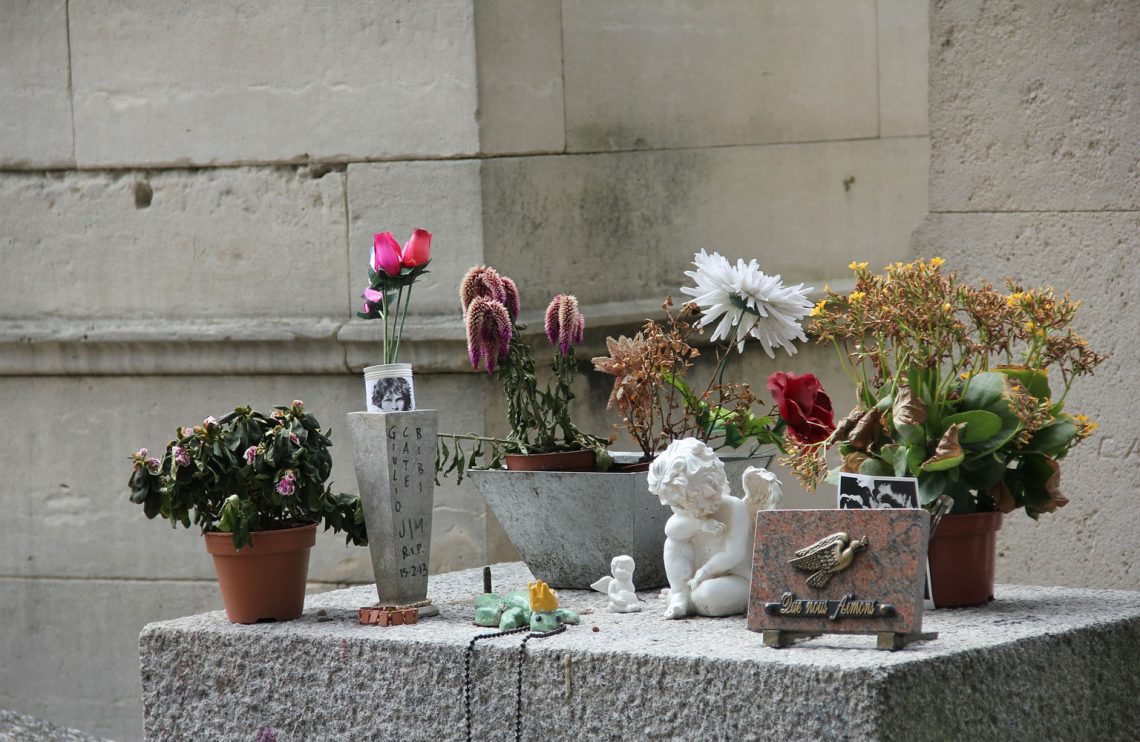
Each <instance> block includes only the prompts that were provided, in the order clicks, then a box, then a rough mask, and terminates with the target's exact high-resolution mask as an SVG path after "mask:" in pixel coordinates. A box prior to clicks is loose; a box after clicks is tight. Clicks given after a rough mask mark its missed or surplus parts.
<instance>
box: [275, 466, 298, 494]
mask: <svg viewBox="0 0 1140 742" xmlns="http://www.w3.org/2000/svg"><path fill="white" fill-rule="evenodd" d="M296 482H297V478H296V477H295V476H293V472H291V471H287V472H285V476H283V477H281V479H279V480H277V494H279V495H284V496H286V497H288V496H289V495H291V494H293V492H294V491H295V484H296Z"/></svg>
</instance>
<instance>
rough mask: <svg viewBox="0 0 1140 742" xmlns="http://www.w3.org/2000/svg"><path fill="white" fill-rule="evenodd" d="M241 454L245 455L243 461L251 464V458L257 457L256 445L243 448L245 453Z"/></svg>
mask: <svg viewBox="0 0 1140 742" xmlns="http://www.w3.org/2000/svg"><path fill="white" fill-rule="evenodd" d="M242 455H243V456H244V457H245V463H247V464H252V463H253V460H254V459H256V458H257V446H250V447H249V448H247V449H245V453H244V454H242Z"/></svg>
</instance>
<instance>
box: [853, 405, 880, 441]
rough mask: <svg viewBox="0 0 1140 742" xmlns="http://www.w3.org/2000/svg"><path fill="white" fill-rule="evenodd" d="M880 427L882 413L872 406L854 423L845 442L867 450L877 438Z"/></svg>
mask: <svg viewBox="0 0 1140 742" xmlns="http://www.w3.org/2000/svg"><path fill="white" fill-rule="evenodd" d="M882 429H883V425H882V413H881V412H879V411H878V410H877V409H875V408H873V407H872V408H871V409H869V410H867V411H866V412H864V413H863V416H862V417H861V418H859V422H857V423H855V427H854V428H852V429H851V434H850V435H849V436H848V437H847V442H848V443H850V444H851V445H852V446H854V447H855V448H859V449H863V450H867V448H868V447H870V445H871V444H872V443H874V442H875V441H877V440H879V433H880V432H881V431H882Z"/></svg>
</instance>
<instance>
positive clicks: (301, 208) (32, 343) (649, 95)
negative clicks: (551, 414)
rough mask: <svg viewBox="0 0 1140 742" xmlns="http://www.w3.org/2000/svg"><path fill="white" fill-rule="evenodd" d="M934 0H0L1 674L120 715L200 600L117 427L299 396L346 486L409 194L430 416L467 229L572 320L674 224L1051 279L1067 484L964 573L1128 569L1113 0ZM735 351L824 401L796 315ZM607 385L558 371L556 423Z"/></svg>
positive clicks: (444, 384)
mask: <svg viewBox="0 0 1140 742" xmlns="http://www.w3.org/2000/svg"><path fill="white" fill-rule="evenodd" d="M931 7H932V11H931V12H930V14H929V22H928V8H927V5H926V3H924V2H922V0H877V2H876V0H765V1H764V2H753V1H751V0H724V1H723V2H715V3H712V2H696V1H694V2H678V3H668V4H663V3H660V2H656V1H655V0H622V1H621V2H600V1H587V0H563V1H562V2H558V1H557V0H513V1H512V0H478V1H475V2H472V0H433V2H431V3H423V2H415V1H414V0H405V1H400V0H383V1H382V2H377V3H369V4H365V3H358V2H351V1H349V0H341V1H339V2H336V1H334V2H328V3H322V4H319V5H314V4H310V3H307V2H304V0H274V1H272V2H265V3H257V4H253V5H248V6H242V7H238V6H236V5H235V4H233V3H227V2H222V1H221V0H204V1H203V2H197V3H184V4H173V3H152V4H141V3H128V2H122V1H117V0H70V1H69V0H0V430H2V431H3V432H2V433H0V436H2V438H0V472H3V475H2V476H0V513H2V515H0V616H3V617H4V620H3V622H2V625H3V628H2V629H0V707H3V708H10V709H14V710H17V711H20V712H23V713H28V714H34V715H37V716H41V717H45V718H49V719H51V720H53V721H56V722H59V723H62V724H66V725H67V726H74V727H78V728H81V729H84V730H85V731H89V732H93V733H97V734H100V735H104V736H110V737H114V738H117V739H134V738H138V737H139V736H140V735H141V727H140V702H139V694H140V690H139V684H138V677H137V667H138V666H137V636H138V633H139V631H140V630H141V628H142V626H143V625H144V624H145V623H147V622H150V621H154V620H158V619H162V618H168V617H173V616H178V615H185V614H189V613H194V612H200V611H205V610H213V609H216V608H218V607H219V605H220V604H219V602H218V597H217V592H216V587H215V586H214V582H213V574H212V567H211V565H210V562H209V560H208V558H207V557H206V555H205V553H204V550H203V549H202V547H201V544H200V543H199V539H198V537H197V535H196V533H195V532H193V531H184V530H183V531H168V530H167V529H166V527H165V525H164V524H162V523H148V522H145V518H144V517H143V515H142V513H141V510H140V509H139V508H137V507H136V506H132V505H130V504H129V503H128V502H127V499H126V479H127V476H128V474H129V462H128V460H127V457H128V456H129V454H130V453H131V452H132V451H134V450H135V449H136V448H138V447H139V446H144V445H145V446H149V447H151V448H152V449H157V448H159V447H161V446H162V445H163V444H164V443H165V441H166V440H167V439H168V438H169V435H170V432H171V431H173V429H174V428H175V427H176V426H178V425H182V424H188V423H194V422H197V421H199V420H201V419H202V418H203V417H204V416H205V415H207V414H220V413H224V412H225V411H227V410H229V409H230V408H232V407H233V406H235V405H237V404H243V403H251V404H253V405H255V406H260V407H266V406H270V405H272V404H275V403H281V402H283V401H285V402H287V401H289V400H291V399H293V398H301V399H304V400H305V401H306V404H307V405H308V407H309V409H311V410H312V411H314V412H315V414H317V416H318V417H319V418H320V420H321V421H322V422H323V423H324V424H325V425H326V426H331V427H332V428H333V429H334V435H333V438H334V441H335V442H336V444H337V448H336V449H334V453H335V452H337V451H339V453H338V454H336V462H337V463H336V467H335V470H334V474H333V479H334V486H337V487H339V488H341V489H344V490H353V489H355V479H354V475H353V472H352V466H351V456H350V455H349V452H348V451H346V450H344V449H345V447H346V446H347V437H346V435H345V433H344V429H343V428H344V425H343V419H344V418H343V416H344V414H345V413H346V412H349V411H352V410H356V409H360V407H361V399H360V395H361V379H360V375H359V370H360V369H361V368H362V367H363V366H364V365H367V364H368V363H371V362H373V361H374V359H375V357H376V353H377V351H376V343H377V339H378V328H376V327H373V326H371V325H369V324H368V323H365V322H361V321H359V320H352V319H350V317H351V316H352V312H353V310H354V308H355V306H356V304H357V302H358V299H357V296H358V293H359V291H360V289H361V287H362V285H363V282H364V274H365V261H366V255H367V251H368V249H369V244H370V237H371V234H372V233H373V232H375V231H380V230H384V229H389V230H391V231H393V232H395V233H396V234H397V235H398V236H403V235H406V234H407V233H408V232H409V231H410V230H411V229H412V228H413V227H415V226H424V227H428V228H429V229H431V230H432V231H433V233H434V234H435V241H434V254H435V259H434V261H433V268H432V273H431V274H430V276H428V277H427V280H426V281H425V282H424V284H423V286H422V288H417V290H416V295H415V302H414V310H415V312H416V315H415V316H414V317H413V318H412V319H410V320H409V327H408V329H407V332H406V335H407V337H408V341H407V343H406V351H405V352H406V360H410V361H412V362H413V363H414V364H415V365H416V369H417V396H418V398H419V399H420V401H421V406H423V407H435V408H438V409H439V410H440V411H441V424H440V428H441V429H442V430H452V431H465V430H473V431H478V430H480V429H484V428H485V429H487V430H495V429H497V428H498V427H501V425H502V409H501V400H500V399H499V396H498V394H497V390H496V389H495V388H494V387H493V385H491V384H490V383H489V382H488V380H487V379H486V376H485V374H481V373H472V372H470V370H469V369H468V368H467V366H466V359H465V350H464V345H463V339H462V328H461V325H460V321H459V317H458V316H457V313H456V307H455V304H456V302H455V285H456V283H457V281H458V278H459V277H460V276H461V275H462V274H463V272H464V271H465V270H466V269H467V268H468V267H469V266H470V265H472V264H476V263H483V262H486V263H490V264H492V265H495V266H496V267H498V268H499V269H501V270H503V271H504V272H506V273H508V274H510V275H511V276H512V277H514V278H515V279H516V281H517V282H518V283H519V285H520V287H521V289H522V291H523V295H524V303H525V309H526V310H527V311H529V312H531V313H532V315H531V316H533V317H537V316H538V315H537V313H538V312H539V311H540V310H541V309H542V308H543V307H544V306H545V304H546V302H547V301H548V300H549V297H550V295H551V294H553V293H555V292H558V291H571V292H574V293H577V294H578V296H579V297H580V298H581V299H582V300H583V302H584V304H585V308H586V314H587V318H588V323H589V326H590V332H589V336H588V347H587V349H586V350H584V351H583V353H582V355H583V356H588V355H592V354H594V352H595V351H600V350H601V348H602V347H603V341H604V338H605V336H606V335H607V334H618V333H622V332H624V333H627V334H628V333H631V332H632V331H634V330H635V329H636V327H637V325H638V324H639V323H640V320H641V319H642V318H643V317H645V316H646V315H647V314H649V313H652V312H654V311H655V310H656V308H657V307H658V305H659V304H660V302H661V300H662V299H663V297H664V296H665V295H666V294H669V293H673V294H676V293H677V288H678V287H679V286H680V285H681V283H682V282H683V280H684V279H683V276H682V271H683V270H685V269H686V268H687V267H688V262H689V260H690V258H691V255H692V253H693V252H695V251H696V250H698V249H700V248H701V247H706V248H708V249H710V250H718V251H720V252H722V253H724V254H726V255H734V256H741V257H744V258H750V257H756V258H758V259H759V260H760V262H761V265H762V266H763V267H764V269H765V270H767V271H768V272H770V273H781V274H783V276H784V278H785V280H789V281H791V282H800V281H804V282H807V283H809V284H810V285H814V286H816V287H817V288H819V287H822V285H823V284H824V283H825V282H830V283H831V284H832V285H833V286H837V287H838V286H840V285H842V282H843V280H844V279H845V277H846V276H847V275H848V273H847V271H846V265H847V263H848V262H849V261H850V260H852V259H856V258H857V259H860V260H869V261H871V262H872V264H873V265H874V264H879V265H881V264H885V263H886V262H888V261H892V260H896V259H904V258H906V257H907V256H909V255H910V254H912V252H918V253H920V254H925V255H933V254H941V255H943V256H944V257H946V258H947V260H948V261H949V262H950V263H951V265H953V266H957V267H960V268H962V269H963V272H965V273H968V274H970V275H974V276H976V275H985V276H987V277H989V278H991V280H1000V279H1001V277H1002V276H1003V275H1005V274H1006V273H1011V274H1018V275H1021V276H1023V277H1024V278H1025V279H1026V280H1027V281H1042V282H1052V283H1056V284H1057V285H1059V286H1065V287H1070V288H1072V289H1073V291H1074V293H1075V294H1076V295H1078V296H1080V297H1082V298H1085V299H1086V300H1087V313H1086V314H1085V316H1084V318H1083V320H1082V322H1083V323H1084V324H1083V327H1082V329H1083V330H1085V331H1086V332H1087V333H1088V335H1089V336H1090V339H1091V340H1092V341H1093V342H1095V343H1096V344H1097V345H1098V346H1099V347H1102V348H1105V349H1107V350H1108V351H1109V352H1111V353H1113V359H1112V360H1111V361H1110V362H1109V364H1108V365H1106V367H1105V370H1104V372H1102V374H1101V375H1100V377H1099V378H1098V380H1097V381H1096V382H1094V383H1093V385H1092V388H1091V389H1090V388H1089V385H1085V387H1084V390H1083V391H1081V390H1080V389H1081V388H1080V387H1079V388H1078V390H1079V391H1078V392H1077V393H1075V394H1074V399H1073V403H1074V404H1075V405H1076V404H1079V406H1081V407H1082V408H1083V409H1085V411H1087V412H1088V413H1089V414H1090V415H1091V416H1092V417H1093V418H1094V419H1098V420H1099V421H1100V422H1101V432H1100V436H1099V437H1098V438H1094V439H1093V441H1091V442H1090V443H1089V444H1086V446H1085V447H1084V448H1083V449H1078V451H1077V453H1076V454H1074V456H1073V457H1072V460H1071V461H1070V462H1069V463H1068V464H1067V466H1066V469H1065V477H1066V487H1067V490H1068V492H1069V496H1070V498H1071V499H1072V500H1073V504H1072V505H1071V506H1070V507H1069V508H1067V509H1066V510H1065V511H1062V512H1061V513H1059V514H1058V515H1057V516H1056V517H1054V518H1052V519H1049V520H1046V521H1044V522H1042V523H1040V524H1034V523H1032V522H1031V521H1029V520H1028V519H1026V518H1022V517H1018V518H1011V519H1008V520H1007V525H1006V528H1005V530H1004V531H1003V533H1002V536H1001V542H1000V543H1001V544H1002V547H1003V556H1002V557H1001V559H1000V561H999V576H998V578H999V580H1001V581H1007V582H1024V583H1038V584H1041V583H1045V584H1064V585H1074V586H1088V587H1118V588H1126V589H1136V588H1137V587H1140V579H1138V578H1137V574H1136V572H1135V571H1134V570H1133V569H1132V564H1133V562H1134V561H1135V557H1136V553H1137V551H1136V546H1135V533H1137V532H1138V531H1140V529H1138V528H1137V526H1138V525H1140V523H1138V522H1137V521H1138V519H1140V508H1137V506H1136V504H1135V497H1134V494H1133V493H1134V492H1135V491H1136V490H1137V485H1140V482H1138V480H1137V474H1136V472H1137V462H1140V444H1137V442H1136V435H1137V433H1136V426H1135V420H1136V419H1137V412H1138V411H1140V410H1138V409H1137V402H1136V396H1137V395H1135V394H1134V393H1133V394H1128V393H1126V392H1127V390H1129V389H1133V390H1134V389H1135V381H1136V374H1135V371H1134V369H1135V368H1136V362H1137V360H1140V359H1138V358H1137V353H1136V350H1135V348H1134V347H1133V346H1134V345H1135V344H1134V343H1131V342H1130V339H1131V338H1132V337H1133V336H1134V334H1135V331H1136V330H1137V329H1140V327H1138V323H1137V321H1136V318H1137V315H1136V310H1135V306H1134V305H1133V302H1132V297H1133V296H1134V294H1135V293H1136V289H1137V288H1140V280H1138V278H1137V272H1136V268H1135V255H1136V252H1137V251H1136V235H1137V229H1136V227H1137V224H1138V218H1137V210H1138V206H1137V197H1138V186H1137V183H1138V179H1137V172H1138V166H1137V160H1136V151H1135V142H1136V141H1140V136H1138V133H1140V132H1138V129H1137V115H1136V104H1137V80H1138V75H1137V73H1136V70H1137V69H1140V66H1138V65H1137V60H1136V54H1137V49H1138V48H1140V45H1138V44H1137V41H1138V32H1137V13H1136V11H1135V6H1134V4H1131V3H1129V2H1127V1H1126V0H1117V1H1107V0H1106V1H1104V2H1080V3H1075V4H1070V3H1063V2H1060V1H1059V0H1058V1H1055V2H1049V3H1041V4H1034V5H1033V6H1032V7H1029V8H1026V7H1023V6H1021V5H1019V4H1014V3H1012V2H996V3H985V4H983V3H979V2H964V3H951V4H942V3H935V4H933V5H932V6H931ZM928 33H929V39H931V41H930V42H929V44H928ZM928 46H929V50H930V60H931V62H932V67H931V75H930V86H931V87H930V90H931V93H930V111H931V121H932V123H933V132H932V134H933V136H930V137H928V127H927V89H928V88H927V84H928V82H927V81H928V76H927V59H928V57H927V52H928ZM931 145H933V155H932V154H931ZM928 173H929V176H930V188H931V190H930V199H929V210H930V212H931V213H930V215H929V216H927V217H926V220H925V222H923V218H924V216H925V215H926V214H927V211H928V197H927V189H928ZM920 223H922V228H921V230H920V231H919V233H918V234H917V236H916V238H915V241H914V243H913V246H912V243H911V233H912V232H913V231H914V230H915V228H916V227H918V226H919V225H920ZM757 355H759V357H757ZM736 368H737V369H738V370H739V378H742V379H745V380H748V381H751V382H752V383H753V384H754V385H756V386H761V387H762V385H763V381H764V379H765V378H766V376H767V375H768V373H770V372H771V371H773V370H776V369H789V370H794V371H796V372H804V371H814V372H816V373H818V374H820V376H822V377H823V379H824V381H825V384H827V385H828V388H829V389H830V390H831V391H832V394H833V398H834V400H835V404H836V408H837V409H841V410H842V409H846V408H848V407H849V405H850V403H851V401H852V396H853V394H852V390H850V389H848V384H847V382H846V381H845V379H844V378H843V377H842V375H841V374H840V373H839V371H838V370H837V368H836V367H835V365H834V364H833V362H832V360H831V351H830V350H828V349H815V348H805V349H804V350H803V351H802V352H801V353H800V354H798V355H797V356H795V357H794V358H792V359H787V358H784V357H781V358H778V359H776V361H769V360H768V359H767V358H766V357H765V356H764V355H763V354H762V353H759V352H758V351H754V352H752V353H750V354H747V355H746V356H745V357H744V358H742V359H740V361H739V362H738V363H737V364H736ZM608 387H609V383H608V381H607V380H606V379H603V378H601V377H597V376H590V375H587V377H586V378H584V379H583V380H582V385H581V388H582V394H581V397H580V400H579V401H580V406H579V412H580V413H581V414H580V418H581V419H582V420H583V421H584V427H590V428H593V429H594V430H597V431H604V430H605V429H606V428H607V427H608V425H609V424H610V422H612V418H611V417H610V416H609V415H608V414H607V413H605V411H604V410H602V406H603V405H604V400H605V398H606V396H607V395H608V391H609V390H608ZM829 496H830V495H829V494H823V493H820V494H818V495H806V494H803V493H793V494H792V496H791V498H790V499H791V503H792V504H793V505H801V506H820V505H827V504H829V503H830V499H829ZM433 542H434V549H433V555H432V564H431V567H432V569H433V571H436V572H439V571H446V570H452V569H456V568H460V567H469V566H478V565H480V564H483V563H485V562H488V561H497V560H500V559H507V558H511V557H512V551H511V549H510V546H509V544H507V543H506V542H505V540H504V538H503V537H502V534H501V531H500V530H499V529H498V528H497V526H496V525H495V523H494V522H493V519H490V518H488V517H487V515H486V514H485V512H484V507H483V504H482V501H481V499H480V498H479V497H478V495H477V494H476V493H475V492H474V490H473V489H472V488H471V487H470V486H469V485H468V484H466V483H465V484H464V485H463V486H462V487H456V486H454V485H453V484H446V485H445V486H444V487H443V488H442V489H440V490H439V491H438V492H437V511H436V513H435V532H434V534H433ZM310 578H311V580H312V581H313V585H312V589H313V590H322V589H328V588H331V587H335V586H338V585H342V584H347V583H367V582H369V581H370V580H371V575H370V569H369V565H368V559H367V556H366V553H365V552H364V550H362V549H356V548H346V547H344V545H343V542H341V541H340V540H339V539H338V538H336V537H334V536H330V535H325V536H324V537H322V538H321V539H320V540H319V545H318V548H317V549H316V550H315V552H314V556H313V563H312V568H311V571H310Z"/></svg>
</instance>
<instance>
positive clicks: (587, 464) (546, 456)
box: [505, 451, 598, 471]
mask: <svg viewBox="0 0 1140 742" xmlns="http://www.w3.org/2000/svg"><path fill="white" fill-rule="evenodd" d="M505 458H506V461H507V469H509V470H510V471H595V470H597V468H598V462H597V459H596V458H595V456H594V452H593V451H559V452H557V453H532V454H526V455H524V454H516V453H510V454H507V455H506V457H505Z"/></svg>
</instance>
